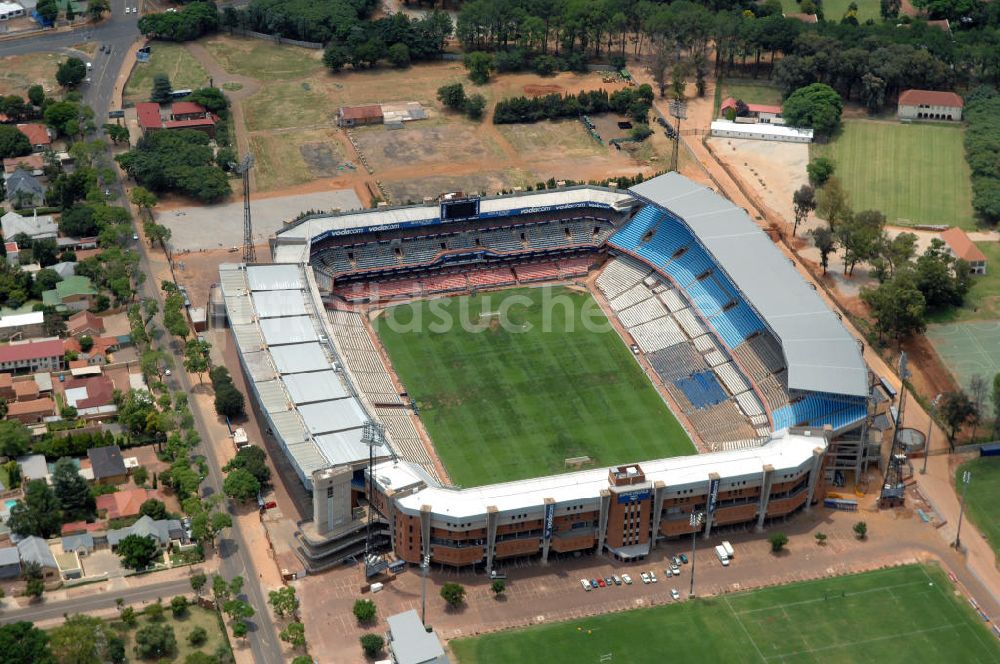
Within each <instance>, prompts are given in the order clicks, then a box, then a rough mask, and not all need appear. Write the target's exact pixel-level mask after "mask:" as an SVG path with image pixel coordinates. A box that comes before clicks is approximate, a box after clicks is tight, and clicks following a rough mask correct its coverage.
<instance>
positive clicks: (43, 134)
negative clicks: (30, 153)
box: [17, 122, 52, 152]
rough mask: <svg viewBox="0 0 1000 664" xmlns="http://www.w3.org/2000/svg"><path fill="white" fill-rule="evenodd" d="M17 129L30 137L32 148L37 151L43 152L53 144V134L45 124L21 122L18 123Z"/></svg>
mask: <svg viewBox="0 0 1000 664" xmlns="http://www.w3.org/2000/svg"><path fill="white" fill-rule="evenodd" d="M17 129H18V131H20V132H21V133H22V134H24V135H25V136H27V137H28V142H29V143H31V149H32V150H34V151H35V152H42V151H44V150H45V149H46V148H48V147H49V146H50V145H52V135H51V134H49V128H48V127H46V126H45V125H43V124H38V123H37V122H32V123H29V124H19V125H17Z"/></svg>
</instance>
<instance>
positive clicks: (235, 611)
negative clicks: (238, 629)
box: [222, 599, 254, 622]
mask: <svg viewBox="0 0 1000 664" xmlns="http://www.w3.org/2000/svg"><path fill="white" fill-rule="evenodd" d="M222 610H223V612H224V613H225V614H226V615H227V616H229V618H230V619H231V620H234V621H237V622H241V621H243V620H246V619H247V618H252V617H253V615H254V610H253V607H252V606H250V604H248V603H247V602H244V601H243V600H241V599H231V600H228V601H227V602H226V603H225V604H223V605H222Z"/></svg>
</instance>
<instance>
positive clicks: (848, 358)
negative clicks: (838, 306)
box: [630, 173, 868, 396]
mask: <svg viewBox="0 0 1000 664" xmlns="http://www.w3.org/2000/svg"><path fill="white" fill-rule="evenodd" d="M630 191H631V192H632V193H634V194H635V195H636V196H638V197H639V198H641V199H644V200H646V201H649V202H650V203H653V204H654V205H656V206H657V207H661V208H663V209H665V210H669V211H670V212H671V213H673V214H674V215H676V216H677V217H680V218H681V219H682V220H683V221H684V223H686V224H687V225H688V227H689V228H690V229H691V231H692V232H693V233H694V235H695V236H696V237H697V238H698V240H699V241H701V243H702V244H703V245H704V246H705V248H706V249H708V250H709V252H711V253H712V255H713V256H714V257H715V260H716V262H717V263H718V264H719V266H720V267H722V269H723V270H725V271H726V273H727V274H729V276H730V278H732V280H733V283H735V284H736V285H737V286H738V287H739V289H740V290H741V291H743V294H744V296H745V297H746V299H747V301H748V302H749V303H750V304H751V305H752V306H753V308H754V309H756V310H757V312H758V313H759V314H760V315H761V318H763V320H764V322H766V323H767V325H768V327H770V328H771V330H772V331H773V332H774V334H775V336H777V337H778V340H779V341H780V342H781V346H782V348H783V349H784V352H785V360H786V361H787V363H788V386H789V387H791V388H792V389H798V390H809V391H814V392H832V393H834V394H849V395H852V396H865V395H867V394H868V369H867V367H866V366H865V362H864V358H862V356H861V351H860V349H859V348H858V343H857V341H856V340H855V339H854V337H852V336H851V334H850V333H849V332H848V331H847V328H845V327H844V325H843V323H841V322H840V320H839V319H838V318H837V315H836V314H834V312H833V311H832V310H831V309H830V307H829V306H827V304H826V302H824V301H823V298H821V297H820V296H819V294H818V293H817V292H816V291H815V290H814V288H813V287H812V286H811V285H810V284H809V283H807V282H806V280H805V279H804V278H803V277H802V275H800V274H799V273H798V271H797V270H796V269H795V267H794V266H793V264H792V263H791V261H790V260H789V259H788V258H787V257H785V256H784V255H783V254H782V253H781V251H779V250H778V248H777V247H775V246H774V242H772V241H771V239H770V238H769V237H768V236H767V235H766V234H765V233H764V232H763V231H762V230H761V229H760V228H759V227H758V226H757V224H755V223H754V222H753V220H752V219H750V217H749V216H748V215H747V213H746V212H745V211H744V210H742V209H740V208H739V207H737V206H736V205H735V204H733V203H732V202H731V201H729V200H728V199H726V198H724V197H723V196H720V195H719V194H717V193H715V192H714V191H712V190H711V189H708V188H707V187H704V186H702V185H699V184H696V183H694V182H692V181H691V180H689V179H687V178H685V177H683V176H681V175H678V174H676V173H668V174H667V175H661V176H660V177H656V178H653V179H652V180H647V181H646V182H643V183H641V184H637V185H636V186H634V187H632V188H631V189H630Z"/></svg>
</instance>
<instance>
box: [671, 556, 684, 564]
mask: <svg viewBox="0 0 1000 664" xmlns="http://www.w3.org/2000/svg"><path fill="white" fill-rule="evenodd" d="M670 562H671V563H673V564H674V565H680V564H681V559H680V558H678V557H677V556H671V558H670Z"/></svg>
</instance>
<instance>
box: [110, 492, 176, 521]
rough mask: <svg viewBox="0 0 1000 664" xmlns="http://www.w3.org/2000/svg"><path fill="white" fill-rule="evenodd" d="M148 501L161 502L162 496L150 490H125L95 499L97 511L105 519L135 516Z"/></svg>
mask: <svg viewBox="0 0 1000 664" xmlns="http://www.w3.org/2000/svg"><path fill="white" fill-rule="evenodd" d="M150 499H156V500H159V501H162V500H163V494H161V493H160V492H159V491H154V490H152V489H143V488H136V489H125V490H122V491H115V492H114V493H106V494H104V495H103V496H98V497H97V510H98V511H99V512H104V513H105V514H104V516H105V518H107V519H121V518H124V517H130V516H135V515H137V514H138V513H139V508H140V507H142V504H143V503H144V502H146V501H147V500H150Z"/></svg>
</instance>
